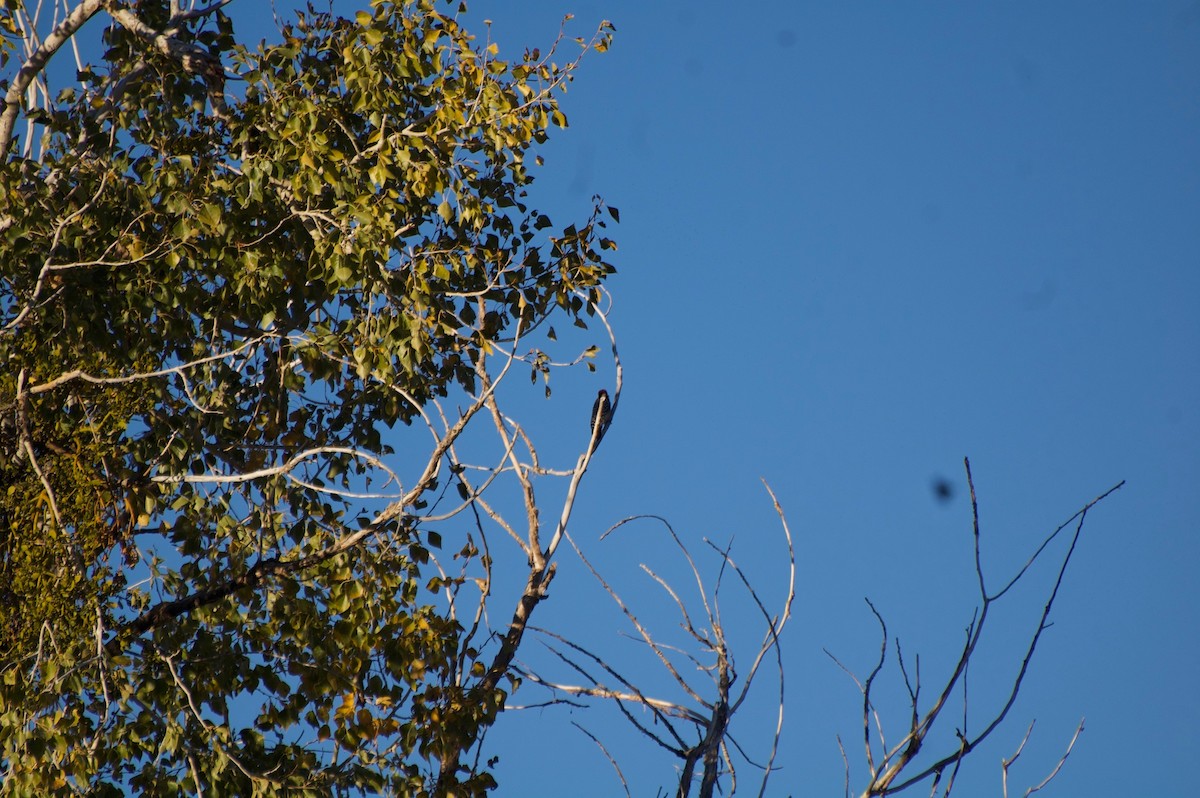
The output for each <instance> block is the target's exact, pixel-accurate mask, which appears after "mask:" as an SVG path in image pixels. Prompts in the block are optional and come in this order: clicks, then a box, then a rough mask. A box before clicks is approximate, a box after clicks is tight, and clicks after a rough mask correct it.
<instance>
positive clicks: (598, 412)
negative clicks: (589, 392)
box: [589, 388, 612, 446]
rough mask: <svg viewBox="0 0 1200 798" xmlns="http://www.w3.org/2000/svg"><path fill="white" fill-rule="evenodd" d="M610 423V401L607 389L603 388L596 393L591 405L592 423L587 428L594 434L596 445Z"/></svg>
mask: <svg viewBox="0 0 1200 798" xmlns="http://www.w3.org/2000/svg"><path fill="white" fill-rule="evenodd" d="M611 423H612V402H611V401H609V398H608V391H606V390H604V389H603V388H601V389H600V393H598V394H596V403H595V404H594V405H592V423H591V426H590V427H589V429H590V430H591V432H592V434H594V435H595V436H596V445H597V446H599V445H600V439H601V438H603V437H604V433H606V432H608V425H609V424H611Z"/></svg>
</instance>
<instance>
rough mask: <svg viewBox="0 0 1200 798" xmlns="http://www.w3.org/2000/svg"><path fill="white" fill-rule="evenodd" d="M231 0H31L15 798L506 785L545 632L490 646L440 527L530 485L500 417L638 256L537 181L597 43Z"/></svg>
mask: <svg viewBox="0 0 1200 798" xmlns="http://www.w3.org/2000/svg"><path fill="white" fill-rule="evenodd" d="M226 5H227V3H225V2H218V3H213V4H208V5H203V6H201V5H198V4H191V5H190V6H189V7H187V8H185V7H184V6H183V5H181V4H179V3H177V2H174V1H173V0H172V2H169V3H168V2H142V3H138V4H129V5H126V4H121V3H111V2H100V0H82V1H81V2H78V3H76V4H75V5H74V6H73V7H72V8H69V9H66V10H65V11H63V12H62V13H61V15H60V16H59V17H58V18H56V19H55V20H54V24H53V27H52V29H51V30H49V31H48V32H45V33H44V35H42V34H39V33H38V31H37V28H36V23H35V20H34V18H33V17H34V14H33V13H32V12H31V10H30V9H28V8H26V7H25V5H24V4H23V3H19V2H18V3H15V4H13V3H10V4H9V5H8V8H7V9H6V10H4V11H3V12H0V25H2V26H3V29H4V30H5V31H6V38H5V39H4V47H5V49H4V57H5V58H6V59H8V60H10V61H11V63H12V64H14V65H16V64H17V63H18V62H19V64H20V65H19V68H18V69H17V70H16V71H15V73H12V74H10V75H9V76H8V79H7V81H6V84H5V90H6V101H5V102H6V104H5V107H4V110H3V114H2V115H0V151H2V152H4V153H5V160H4V163H3V165H2V166H0V170H2V173H0V174H2V176H0V185H3V186H4V192H3V195H2V196H0V263H3V264H4V265H3V273H2V275H0V280H2V282H0V285H2V289H0V314H2V315H0V330H2V331H0V360H2V361H3V362H4V363H5V368H4V370H3V376H0V409H2V412H3V418H4V420H5V421H4V426H3V427H0V430H2V433H3V436H4V439H5V443H6V446H5V457H4V459H3V461H2V462H0V479H3V488H4V490H3V492H2V495H0V519H2V520H3V528H2V529H0V536H2V537H0V539H2V540H3V551H4V558H3V568H4V569H5V576H6V579H5V583H4V588H3V594H2V595H0V606H2V607H3V610H2V611H3V616H2V618H3V624H2V625H0V626H2V629H3V638H2V639H0V651H2V652H3V662H4V670H3V684H2V685H0V704H2V706H3V712H2V713H0V714H2V715H3V720H2V721H0V741H2V743H3V754H2V755H0V757H2V761H3V770H4V784H5V789H6V790H7V791H9V792H12V793H15V794H25V793H33V794H52V793H57V792H63V791H69V790H71V789H87V790H89V791H91V792H95V793H98V794H119V793H123V792H124V791H126V790H128V789H133V790H137V791H144V792H150V793H169V794H175V793H177V792H179V791H185V792H196V793H208V792H213V791H216V792H219V793H226V794H252V793H253V794H273V793H276V792H284V791H287V792H289V794H291V793H312V794H326V793H328V792H329V791H331V790H335V789H344V788H357V789H361V790H367V791H388V792H397V793H415V792H422V791H428V790H435V791H437V792H441V793H446V792H449V791H450V790H451V789H454V790H455V791H457V792H460V793H475V792H479V791H481V790H483V789H485V788H486V787H488V786H490V785H491V783H492V780H491V777H490V776H489V775H488V774H487V772H486V768H483V767H478V766H474V765H472V764H471V763H469V762H467V761H466V760H464V758H463V757H464V756H465V755H466V752H468V751H469V750H470V749H471V747H472V746H473V745H474V743H475V742H476V741H477V739H478V737H479V734H480V732H481V730H482V729H483V728H484V727H485V726H486V725H487V724H489V723H491V722H492V721H493V720H494V718H495V716H496V713H497V712H498V711H499V709H500V707H501V703H502V701H503V699H504V695H505V690H506V688H508V687H509V680H510V678H511V674H510V671H509V667H508V666H509V663H510V662H511V659H512V656H513V650H514V649H515V646H516V645H517V644H518V643H519V637H520V631H521V629H520V628H519V626H514V628H513V630H512V631H511V632H510V635H509V637H510V638H512V639H506V640H504V641H503V642H502V644H500V645H498V646H493V647H492V650H487V651H484V650H483V649H482V644H481V642H480V641H478V640H476V639H475V637H474V635H475V633H476V632H478V631H479V629H478V619H477V618H476V619H475V626H474V627H471V626H469V625H466V626H465V625H464V623H463V619H461V618H460V617H459V616H458V615H457V613H456V611H455V606H456V605H453V604H452V605H451V609H450V611H446V610H445V608H444V606H442V605H440V604H438V598H439V596H450V597H451V598H452V599H453V597H455V596H458V595H459V594H460V593H462V592H463V591H465V590H467V589H474V588H475V585H476V583H475V582H474V581H473V580H471V579H468V578H467V576H466V575H465V574H464V575H454V574H450V573H447V572H445V571H441V570H440V565H439V564H438V563H437V561H436V556H435V554H434V552H435V551H436V549H437V548H438V546H439V545H440V542H441V536H440V534H439V532H438V529H439V527H440V526H441V525H442V524H444V523H446V522H448V521H449V520H450V519H453V518H454V516H456V515H458V514H460V513H462V512H463V511H465V510H467V509H468V508H469V509H470V510H471V511H473V512H477V511H478V508H479V507H484V506H486V504H485V503H484V498H483V493H484V491H485V489H486V488H487V487H488V486H489V485H490V484H491V482H492V481H493V480H494V479H495V478H496V474H495V473H493V474H492V475H491V476H490V477H488V478H486V479H483V480H482V484H475V482H474V481H473V477H471V476H470V473H469V472H468V470H467V463H466V462H465V461H464V460H463V459H461V458H460V455H459V454H458V448H457V447H461V446H463V445H464V443H465V441H466V440H467V439H466V437H464V436H465V434H466V432H467V430H468V429H469V428H470V429H473V428H475V427H477V426H478V424H477V421H479V420H485V421H486V420H487V419H488V418H489V417H492V418H495V419H496V420H497V421H496V423H497V427H498V429H500V430H502V431H503V430H506V429H511V428H510V427H506V424H505V422H504V421H503V418H502V416H501V414H500V411H499V405H498V404H497V389H498V387H499V386H500V384H501V383H502V381H503V380H504V379H505V377H506V375H508V374H509V373H510V372H511V371H512V369H513V366H514V365H515V364H517V363H518V362H524V363H526V364H528V365H529V366H530V367H531V370H532V372H533V373H534V375H535V377H536V376H537V375H538V374H541V375H543V376H545V377H547V378H548V376H549V374H550V371H551V369H552V368H553V363H552V361H550V360H549V358H548V356H546V355H544V354H543V353H542V352H540V351H537V350H534V351H532V352H529V353H528V354H519V347H521V346H525V345H526V344H525V343H524V341H525V340H526V339H527V338H530V337H531V336H533V335H535V334H538V335H540V336H541V338H542V340H544V339H545V333H549V334H550V335H551V336H552V327H550V324H549V323H550V322H552V321H553V320H554V319H555V318H556V317H561V319H562V320H563V321H569V322H571V323H574V324H576V325H579V326H585V325H586V321H587V319H589V318H590V317H592V316H593V315H594V314H595V313H596V312H597V307H598V303H599V302H600V300H601V293H600V287H601V284H602V281H603V280H604V278H605V277H607V276H608V275H609V274H610V273H611V272H612V271H613V269H612V266H611V265H610V264H608V263H607V262H606V261H605V260H604V256H603V254H602V253H603V251H604V250H605V249H614V248H615V246H614V245H613V243H612V242H611V241H610V240H609V239H607V238H604V237H603V235H602V232H603V228H604V224H605V222H604V218H606V217H607V216H608V215H611V216H612V217H613V218H615V217H616V211H615V209H609V208H606V206H604V205H603V204H602V203H600V202H597V203H596V205H595V209H594V213H593V214H592V216H591V218H589V219H587V220H586V221H584V222H583V223H580V224H576V225H569V226H567V227H565V228H563V229H561V230H559V232H557V233H554V234H552V232H551V231H553V230H554V229H555V228H554V227H553V224H552V222H551V220H550V219H549V217H548V216H547V215H545V214H543V213H541V212H539V211H538V210H536V209H535V208H532V207H530V206H529V205H528V204H527V198H526V195H525V190H526V187H527V186H528V184H529V183H530V182H531V179H532V178H531V176H530V174H529V172H528V166H529V164H528V161H529V159H530V158H531V157H532V156H533V153H532V152H531V147H533V146H534V145H536V144H537V143H539V142H542V141H544V140H545V138H546V137H547V135H548V134H549V131H550V129H551V128H553V127H564V126H565V125H566V120H565V117H564V116H563V114H562V112H561V111H560V110H559V109H558V104H557V95H558V94H559V93H560V92H561V90H562V89H563V87H564V86H565V84H566V83H567V82H568V81H569V80H570V79H571V75H572V71H573V70H574V69H575V67H576V65H577V64H578V57H575V58H574V60H572V61H570V62H569V63H566V64H565V65H563V66H558V65H556V64H555V63H553V62H552V61H551V59H552V58H553V57H555V51H556V49H557V47H556V48H552V49H551V50H550V52H547V53H546V54H542V53H539V52H537V51H530V52H526V53H525V54H524V56H523V57H522V58H521V59H520V60H519V61H516V62H509V61H504V60H501V59H500V58H499V57H498V50H497V48H496V46H495V45H486V46H480V45H478V44H477V43H476V42H475V40H474V39H473V38H472V37H471V36H470V35H469V34H468V33H467V32H466V31H465V30H464V29H463V28H462V27H461V26H460V25H459V23H458V22H457V21H456V19H455V18H454V17H452V16H449V15H447V14H446V13H444V12H443V11H441V10H439V4H437V3H435V2H432V0H421V1H420V2H415V1H414V2H406V3H399V4H394V3H387V2H375V3H372V4H371V9H370V10H369V11H368V10H364V11H360V12H359V13H358V14H357V15H356V16H355V18H354V19H344V18H340V17H337V16H334V15H332V14H328V13H318V12H315V11H313V10H312V9H311V8H310V9H309V11H308V12H306V13H302V14H300V15H299V16H298V17H297V18H296V20H295V21H294V22H293V23H290V24H287V25H285V26H284V27H283V29H282V43H280V44H278V45H273V46H267V45H263V46H260V47H258V48H257V49H249V48H247V47H244V46H243V45H241V44H239V43H238V42H237V40H236V39H235V36H234V31H233V26H232V23H231V21H230V19H229V18H228V17H227V16H226V15H225V13H224V10H223V9H224V7H225V6H226ZM56 8H58V7H57V6H56ZM95 17H101V18H102V19H103V22H102V24H103V25H105V27H104V29H103V34H102V38H103V44H104V46H105V48H106V50H105V52H104V55H103V58H102V60H101V62H100V63H98V64H95V65H81V68H80V70H79V73H78V78H79V85H78V86H77V87H75V88H68V89H64V90H63V91H62V92H61V93H59V94H57V95H56V96H54V97H53V98H52V99H50V97H51V95H50V91H49V88H48V85H49V82H50V81H49V78H48V72H47V69H48V67H47V65H48V63H49V60H50V57H51V56H53V55H55V53H57V52H58V51H60V50H62V49H63V48H64V47H66V45H67V44H68V42H70V41H71V39H72V37H75V36H78V35H81V32H82V31H83V29H84V26H85V24H88V25H92V26H95V25H96V24H100V23H96V22H89V20H92V19H93V18H95ZM43 19H44V18H43ZM610 31H611V26H608V25H607V24H605V25H603V26H601V29H600V31H599V32H598V33H597V35H596V37H594V38H593V39H592V40H591V41H590V42H585V41H583V40H577V41H578V43H579V44H580V45H581V47H580V54H582V52H583V51H585V50H587V49H589V48H590V49H596V50H603V49H605V47H606V46H607V43H608V40H609V36H610ZM560 43H561V42H560ZM18 46H20V47H21V48H23V49H22V50H21V51H20V52H19V53H18ZM14 54H18V55H19V58H13V56H14ZM22 120H23V121H24V122H25V123H26V124H25V125H24V127H23V131H24V132H23V133H21V135H17V132H18V122H20V121H22ZM589 354H592V352H589ZM443 399H445V400H447V401H450V402H454V403H458V410H457V411H453V410H451V409H450V408H449V406H446V405H443V404H442V403H441V400H443ZM582 412H584V413H585V412H586V409H585V410H584V411H582ZM397 425H400V427H403V426H405V425H413V426H414V427H418V428H419V427H424V428H425V429H426V430H427V432H426V433H425V434H426V435H427V438H426V439H427V440H428V441H429V443H428V444H427V445H425V446H424V447H423V448H424V450H423V451H422V450H420V449H416V448H415V447H414V448H413V449H411V450H405V451H402V452H397V451H394V449H393V444H391V443H390V442H389V441H390V439H391V436H389V441H385V439H384V432H385V431H386V430H388V429H390V428H392V427H395V426H397ZM581 426H582V421H581ZM418 431H419V430H414V432H418ZM404 440H405V441H406V442H407V441H410V440H411V441H414V442H415V441H416V435H415V434H414V435H409V436H408V437H406V438H404ZM515 444H516V441H515V440H511V439H510V440H508V441H506V445H507V446H508V448H509V449H510V450H511V448H512V447H513V446H514V445H515ZM585 455H586V452H585ZM586 459H587V457H586V456H585V457H584V458H583V461H582V464H581V465H580V466H579V467H578V468H577V469H576V473H575V476H574V479H575V480H576V483H577V481H578V478H579V477H581V476H582V473H583V469H584V467H585V466H586ZM501 463H502V465H503V460H502V461H501ZM451 486H453V487H454V489H455V491H456V492H450V493H447V489H448V488H450V487H451ZM454 496H458V499H457V500H455V501H456V502H457V507H456V508H455V509H453V510H448V509H447V508H446V506H445V505H446V504H449V503H450V500H451V497H454ZM567 512H568V513H569V508H568V510H567ZM564 523H565V519H564ZM529 536H530V537H529V538H528V541H527V545H528V547H529V549H530V558H529V559H530V561H531V562H537V561H540V563H537V564H538V565H539V567H540V569H541V570H540V572H538V573H537V574H536V575H534V572H531V576H530V582H531V587H530V590H529V591H528V592H527V594H526V595H524V596H523V597H522V603H521V604H520V607H521V609H520V610H519V612H525V613H528V612H531V611H532V610H533V608H534V606H536V603H537V602H538V600H540V595H541V591H544V583H545V582H548V581H549V578H550V575H551V573H550V572H548V566H547V562H546V561H547V560H548V559H549V557H550V556H552V554H553V550H552V549H550V548H548V544H547V543H544V542H541V543H539V538H538V530H537V529H532V530H531V531H530V532H529ZM477 543H478V541H476V542H471V541H470V540H464V542H463V545H462V548H461V549H460V550H458V551H457V552H456V553H455V555H454V556H455V557H457V558H463V559H464V560H465V561H467V562H470V563H474V564H478V563H480V562H486V555H484V554H481V552H480V551H479V550H478V549H477V548H476V547H475V546H476V545H477ZM439 571H440V572H439ZM535 571H536V569H535ZM431 574H434V575H432V576H431ZM479 591H480V592H481V593H482V594H483V595H486V593H487V587H486V585H484V584H483V583H482V582H480V583H479ZM428 762H431V763H432V766H430V765H427V764H425V763H428ZM460 782H461V784H460Z"/></svg>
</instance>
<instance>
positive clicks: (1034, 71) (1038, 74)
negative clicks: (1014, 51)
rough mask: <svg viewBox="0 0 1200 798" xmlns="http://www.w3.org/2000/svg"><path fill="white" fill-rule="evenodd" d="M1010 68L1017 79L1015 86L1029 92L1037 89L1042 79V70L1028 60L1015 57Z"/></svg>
mask: <svg viewBox="0 0 1200 798" xmlns="http://www.w3.org/2000/svg"><path fill="white" fill-rule="evenodd" d="M1012 67H1013V74H1014V75H1015V76H1016V78H1017V85H1018V86H1020V87H1021V90H1022V91H1026V92H1031V91H1033V90H1035V89H1036V88H1037V86H1038V83H1040V82H1041V79H1042V70H1041V68H1040V67H1039V66H1038V65H1037V64H1035V63H1034V62H1033V61H1030V60H1029V59H1028V58H1022V57H1021V56H1017V58H1016V59H1015V60H1014V61H1013V65H1012Z"/></svg>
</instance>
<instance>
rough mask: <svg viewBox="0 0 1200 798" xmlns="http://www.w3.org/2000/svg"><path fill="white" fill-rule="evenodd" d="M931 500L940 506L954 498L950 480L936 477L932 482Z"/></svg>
mask: <svg viewBox="0 0 1200 798" xmlns="http://www.w3.org/2000/svg"><path fill="white" fill-rule="evenodd" d="M933 498H935V499H937V500H938V502H940V503H941V504H946V503H947V502H949V501H950V500H951V499H953V498H954V485H953V484H951V482H950V480H948V479H946V478H945V477H937V478H935V479H934V480H933Z"/></svg>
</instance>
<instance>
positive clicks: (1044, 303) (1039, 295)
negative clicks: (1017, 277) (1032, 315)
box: [1021, 277, 1058, 310]
mask: <svg viewBox="0 0 1200 798" xmlns="http://www.w3.org/2000/svg"><path fill="white" fill-rule="evenodd" d="M1057 293H1058V285H1057V284H1056V283H1055V282H1054V280H1052V279H1050V278H1049V277H1047V278H1046V279H1044V280H1042V287H1041V288H1039V289H1038V290H1036V291H1023V292H1021V304H1022V305H1023V306H1024V307H1025V309H1026V310H1042V309H1043V308H1048V307H1050V304H1051V303H1052V302H1054V296H1055V295H1056V294H1057Z"/></svg>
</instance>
